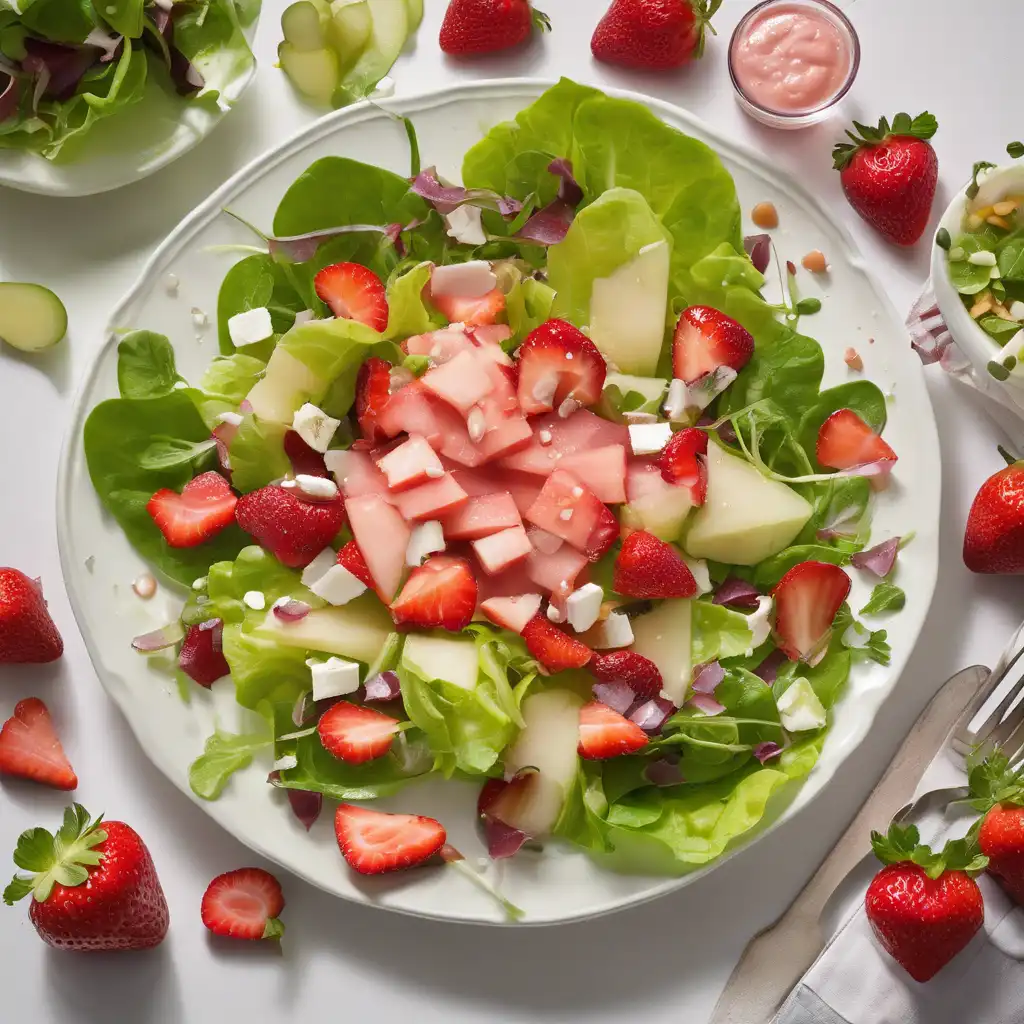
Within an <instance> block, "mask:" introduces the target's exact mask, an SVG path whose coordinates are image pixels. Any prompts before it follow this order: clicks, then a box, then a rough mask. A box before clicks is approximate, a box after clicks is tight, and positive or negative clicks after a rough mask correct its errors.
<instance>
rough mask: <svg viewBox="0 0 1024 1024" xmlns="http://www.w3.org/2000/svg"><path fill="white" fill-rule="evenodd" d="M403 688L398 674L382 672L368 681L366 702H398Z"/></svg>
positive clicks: (365, 695) (365, 694) (364, 698)
mask: <svg viewBox="0 0 1024 1024" xmlns="http://www.w3.org/2000/svg"><path fill="white" fill-rule="evenodd" d="M401 693H402V687H401V683H400V681H399V678H398V673H397V672H381V673H379V674H378V675H375V676H374V677H373V678H372V679H367V680H366V688H365V693H364V694H363V700H364V701H375V700H396V699H397V698H398V697H399V696H401Z"/></svg>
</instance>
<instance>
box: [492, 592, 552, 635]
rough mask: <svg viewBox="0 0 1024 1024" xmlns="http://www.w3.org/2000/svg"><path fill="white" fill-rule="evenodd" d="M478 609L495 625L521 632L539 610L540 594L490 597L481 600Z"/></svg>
mask: <svg viewBox="0 0 1024 1024" xmlns="http://www.w3.org/2000/svg"><path fill="white" fill-rule="evenodd" d="M480 611H482V612H483V613H484V615H486V616H487V618H489V619H490V620H491V622H493V623H494V624H495V625H496V626H501V628H502V629H508V630H511V631H512V632H513V633H522V631H523V630H524V629H525V628H526V624H527V623H528V622H529V621H530V620H531V619H532V618H533V617H534V616H535V615H536V614H537V613H538V612H539V611H540V594H516V595H515V596H514V597H492V598H489V599H488V600H486V601H483V602H481V604H480Z"/></svg>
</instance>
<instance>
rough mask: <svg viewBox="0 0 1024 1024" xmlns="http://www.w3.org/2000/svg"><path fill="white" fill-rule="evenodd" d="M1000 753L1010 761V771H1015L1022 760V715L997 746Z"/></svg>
mask: <svg viewBox="0 0 1024 1024" xmlns="http://www.w3.org/2000/svg"><path fill="white" fill-rule="evenodd" d="M999 746H1000V749H1001V750H1002V752H1003V753H1004V754H1005V755H1006V756H1007V757H1008V758H1009V759H1010V769H1011V770H1013V771H1015V770H1016V769H1017V768H1019V767H1020V764H1021V761H1022V760H1024V715H1021V716H1019V717H1017V718H1016V719H1015V728H1014V729H1012V730H1010V732H1009V733H1008V735H1007V736H1006V738H1005V739H1004V740H1003V741H1002V743H1000V744H999Z"/></svg>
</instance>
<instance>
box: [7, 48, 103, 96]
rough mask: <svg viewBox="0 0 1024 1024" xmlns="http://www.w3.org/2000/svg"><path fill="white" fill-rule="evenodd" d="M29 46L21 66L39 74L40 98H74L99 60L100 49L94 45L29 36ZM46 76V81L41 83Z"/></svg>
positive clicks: (37, 86)
mask: <svg viewBox="0 0 1024 1024" xmlns="http://www.w3.org/2000/svg"><path fill="white" fill-rule="evenodd" d="M25 50H26V52H27V56H26V57H25V59H24V60H23V61H22V62H21V66H22V69H23V70H24V71H27V72H29V73H30V74H35V75H38V76H39V78H38V79H37V81H36V91H37V92H38V94H39V98H40V99H41V98H42V97H43V96H44V95H45V96H48V97H49V98H50V99H54V100H57V101H58V102H64V101H65V100H69V99H71V97H72V96H74V94H75V90H76V89H77V88H78V83H79V82H80V81H81V80H82V76H83V75H84V74H85V73H86V71H88V70H89V68H91V67H92V66H93V65H94V64H96V63H97V56H96V50H95V49H94V48H93V47H91V46H62V45H61V44H59V43H51V42H47V41H46V40H43V39H36V38H34V37H33V36H28V37H27V38H26V39H25ZM44 78H45V84H43V85H42V86H41V87H40V85H39V83H40V82H41V81H43V79H44ZM37 103H38V101H37Z"/></svg>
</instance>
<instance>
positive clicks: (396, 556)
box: [345, 485, 429, 603]
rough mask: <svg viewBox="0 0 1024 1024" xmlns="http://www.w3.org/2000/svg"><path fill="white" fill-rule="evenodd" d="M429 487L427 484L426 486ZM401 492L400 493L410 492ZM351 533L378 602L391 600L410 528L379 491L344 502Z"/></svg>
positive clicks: (400, 575) (395, 588) (401, 565)
mask: <svg viewBox="0 0 1024 1024" xmlns="http://www.w3.org/2000/svg"><path fill="white" fill-rule="evenodd" d="M428 486H429V485H428ZM413 493H414V492H413V491H404V492H403V495H404V494H413ZM345 511H346V512H347V513H348V521H349V525H350V526H351V527H352V535H353V536H354V537H355V539H356V544H358V545H359V550H360V551H361V552H362V553H363V558H364V559H365V560H366V567H367V569H369V571H370V575H371V576H372V577H373V584H374V590H376V591H377V593H378V595H379V596H380V598H381V600H382V601H385V602H389V603H390V602H391V601H393V600H394V597H395V594H397V593H398V587H399V585H400V584H401V582H402V575H403V573H404V572H405V551H406V548H407V547H408V546H409V536H410V534H411V532H412V531H411V530H410V529H409V527H408V526H407V525H406V522H405V520H404V519H403V518H402V515H401V513H400V512H399V511H398V509H396V508H395V507H394V506H392V505H389V504H388V503H387V502H386V501H385V500H384V499H383V498H382V497H381V496H380V495H379V494H364V495H363V496H362V497H359V498H349V499H348V500H347V501H346V502H345Z"/></svg>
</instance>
